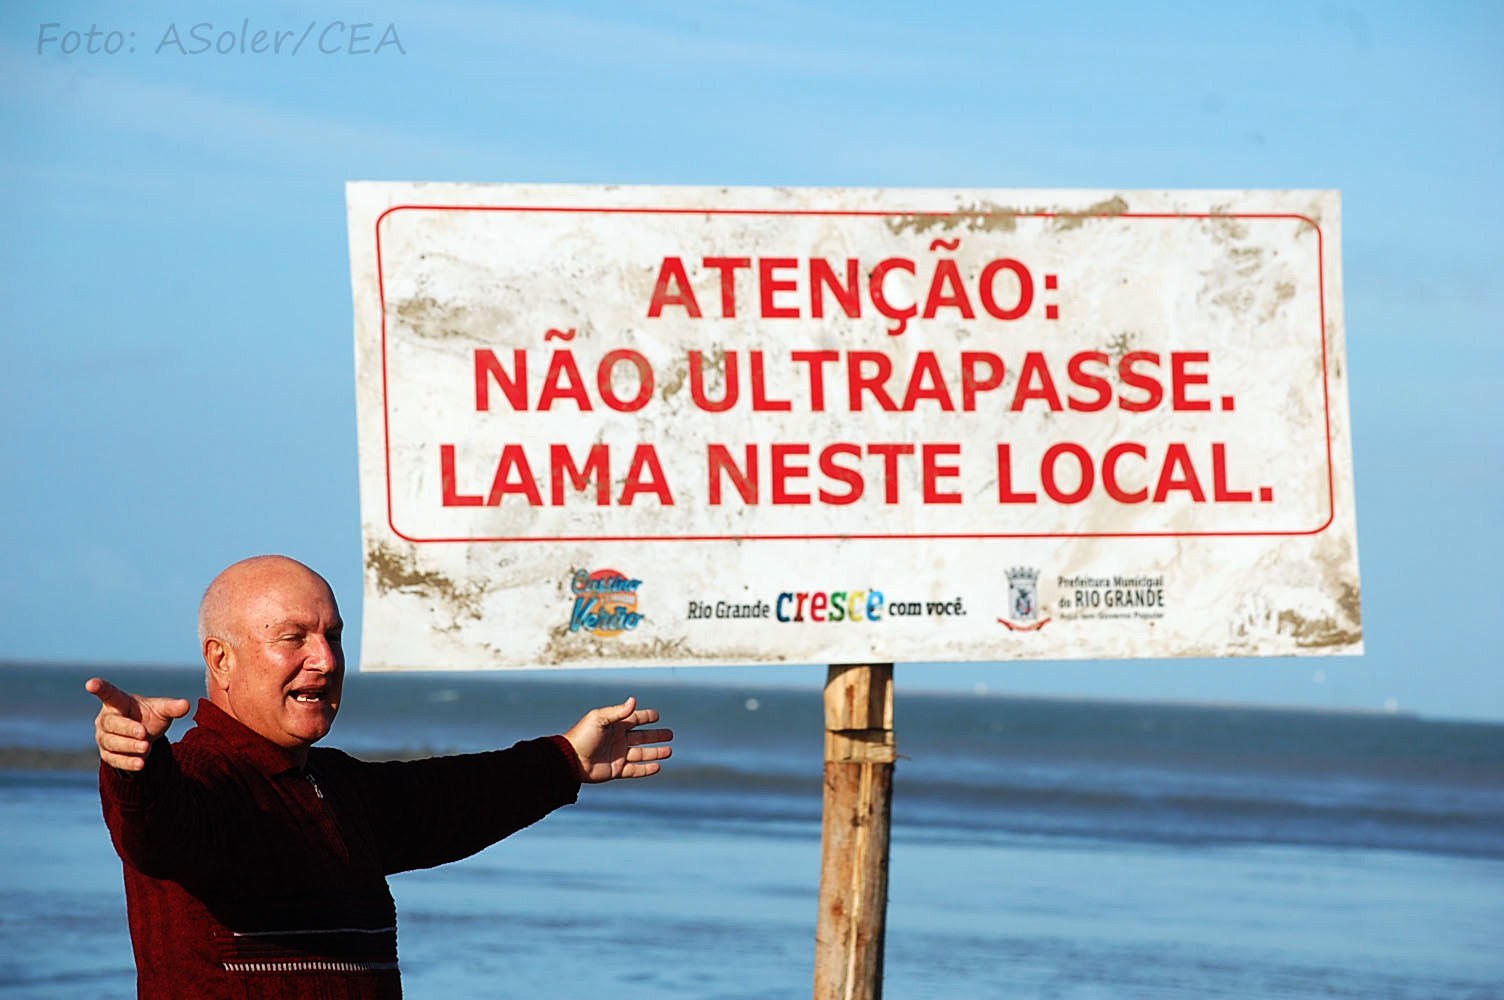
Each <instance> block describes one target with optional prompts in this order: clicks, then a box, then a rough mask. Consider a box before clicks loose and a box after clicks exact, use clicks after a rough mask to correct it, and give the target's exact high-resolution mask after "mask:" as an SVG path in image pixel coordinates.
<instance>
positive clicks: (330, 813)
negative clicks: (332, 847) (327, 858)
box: [303, 770, 350, 860]
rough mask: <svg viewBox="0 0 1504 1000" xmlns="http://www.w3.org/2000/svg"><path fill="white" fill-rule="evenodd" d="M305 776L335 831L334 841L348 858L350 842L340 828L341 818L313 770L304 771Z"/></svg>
mask: <svg viewBox="0 0 1504 1000" xmlns="http://www.w3.org/2000/svg"><path fill="white" fill-rule="evenodd" d="M303 777H305V778H307V779H308V784H309V785H311V786H312V787H313V794H314V795H317V796H318V799H319V805H320V806H322V807H323V813H324V821H325V822H327V823H328V824H329V829H330V830H332V831H333V832H334V841H335V843H336V844H337V845H338V846H339V852H340V853H341V854H343V855H344V856H345V858H346V860H348V859H349V857H350V843H349V841H347V840H346V839H345V832H344V831H343V830H341V829H340V828H339V818H338V817H336V816H335V815H334V810H333V809H330V808H329V802H328V800H326V799H325V798H324V790H323V789H322V788H320V787H319V780H318V779H317V778H315V777H314V776H313V771H312V770H308V771H304V772H303Z"/></svg>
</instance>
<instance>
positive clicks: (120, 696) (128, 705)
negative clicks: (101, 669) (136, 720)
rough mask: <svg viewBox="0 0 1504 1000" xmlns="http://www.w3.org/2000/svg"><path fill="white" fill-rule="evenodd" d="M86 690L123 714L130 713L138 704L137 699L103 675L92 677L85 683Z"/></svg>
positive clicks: (105, 704)
mask: <svg viewBox="0 0 1504 1000" xmlns="http://www.w3.org/2000/svg"><path fill="white" fill-rule="evenodd" d="M84 690H85V691H87V692H89V693H90V694H92V695H93V696H94V697H96V698H98V699H99V700H100V702H102V703H103V704H104V706H105V707H106V708H109V709H113V710H114V711H116V712H119V713H120V714H122V715H130V714H131V710H132V709H134V708H135V706H136V699H134V698H132V697H131V696H130V695H128V694H126V693H125V692H124V691H122V690H120V689H119V688H117V687H116V686H115V685H113V684H111V683H110V682H109V681H107V680H105V679H104V678H103V677H90V678H89V679H88V681H87V682H85V684H84Z"/></svg>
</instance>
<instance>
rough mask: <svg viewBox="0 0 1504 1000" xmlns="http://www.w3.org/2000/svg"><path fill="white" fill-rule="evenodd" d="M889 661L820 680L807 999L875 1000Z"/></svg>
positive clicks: (886, 817) (883, 884)
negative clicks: (819, 781) (819, 778)
mask: <svg viewBox="0 0 1504 1000" xmlns="http://www.w3.org/2000/svg"><path fill="white" fill-rule="evenodd" d="M896 758H897V744H896V743H895V741H894V738H893V664H891V663H878V664H872V665H863V666H832V667H831V668H830V671H829V673H828V674H827V675H826V678H825V821H824V828H823V831H822V834H821V849H820V919H819V922H818V924H817V925H816V928H815V1000H880V998H881V997H882V994H883V934H884V930H885V928H886V925H887V916H888V830H889V827H890V825H891V822H892V815H893V761H894V760H895V759H896Z"/></svg>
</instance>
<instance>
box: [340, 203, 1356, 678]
mask: <svg viewBox="0 0 1504 1000" xmlns="http://www.w3.org/2000/svg"><path fill="white" fill-rule="evenodd" d="M348 197H349V213H350V255H351V269H352V274H353V281H354V295H355V343H356V376H357V395H358V403H359V418H360V479H361V503H362V520H363V527H364V544H365V565H366V573H365V584H366V586H365V628H364V655H363V662H362V667H363V668H364V669H381V668H451V669H453V668H501V667H581V666H630V665H642V666H649V665H654V666H656V665H692V664H727V663H735V664H740V663H780V662H796V663H797V662H804V663H864V662H887V661H910V662H912V661H926V662H934V661H957V660H985V661H1005V660H1012V659H1018V658H1061V659H1064V658H1071V659H1075V658H1119V657H1167V656H1241V655H1275V654H1280V655H1283V654H1299V653H1355V652H1360V651H1361V643H1362V633H1361V623H1360V617H1361V615H1360V607H1359V585H1358V564H1357V536H1356V530H1355V525H1354V507H1353V485H1352V457H1351V439H1350V424H1349V420H1348V407H1347V386H1346V376H1347V365H1346V359H1345V354H1344V345H1343V317H1342V288H1341V268H1340V259H1341V256H1340V251H1341V232H1340V207H1339V199H1338V196H1337V194H1336V193H1335V192H1329V191H1217V192H1206V191H1171V192H1143V191H1125V192H1111V191H1102V192H1098V191H989V190H965V191H950V190H945V191H942V190H859V189H788V188H776V189H774V188H663V187H638V188H623V187H572V186H568V187H566V186H521V185H471V184H387V183H353V184H351V185H350V186H349V190H348Z"/></svg>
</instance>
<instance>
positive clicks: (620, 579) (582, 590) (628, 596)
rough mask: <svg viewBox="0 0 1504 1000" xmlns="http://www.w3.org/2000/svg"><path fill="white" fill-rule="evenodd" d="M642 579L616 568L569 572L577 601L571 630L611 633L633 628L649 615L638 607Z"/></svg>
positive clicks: (571, 611)
mask: <svg viewBox="0 0 1504 1000" xmlns="http://www.w3.org/2000/svg"><path fill="white" fill-rule="evenodd" d="M641 586H642V581H641V580H634V579H632V578H631V577H629V576H627V575H625V574H624V573H621V572H619V571H617V570H614V569H597V570H586V569H577V570H575V571H574V572H572V573H571V574H570V576H569V592H570V594H571V595H572V596H573V597H574V604H573V605H572V607H571V609H570V612H569V631H571V632H588V633H590V634H591V635H596V636H601V637H607V636H613V635H621V634H622V633H623V632H630V631H632V630H633V629H635V628H636V627H637V626H638V625H641V624H642V620H643V619H644V618H645V617H647V616H646V615H644V614H642V612H640V611H638V610H637V591H638V589H639V588H640V587H641Z"/></svg>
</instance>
